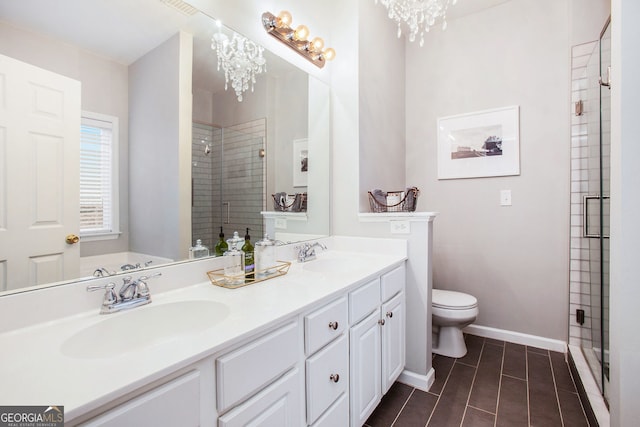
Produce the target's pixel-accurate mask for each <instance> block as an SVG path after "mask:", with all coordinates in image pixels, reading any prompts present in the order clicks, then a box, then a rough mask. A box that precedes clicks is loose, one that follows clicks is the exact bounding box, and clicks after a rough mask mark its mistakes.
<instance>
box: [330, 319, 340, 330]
mask: <svg viewBox="0 0 640 427" xmlns="http://www.w3.org/2000/svg"><path fill="white" fill-rule="evenodd" d="M329 328H331V329H333V330H334V331H335V330H336V329H338V321H335V322H329Z"/></svg>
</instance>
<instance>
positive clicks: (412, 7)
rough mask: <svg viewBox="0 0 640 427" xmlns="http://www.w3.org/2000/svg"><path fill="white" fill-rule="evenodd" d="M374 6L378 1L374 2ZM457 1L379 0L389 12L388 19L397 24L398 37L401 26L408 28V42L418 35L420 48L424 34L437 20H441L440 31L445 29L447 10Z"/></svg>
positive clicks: (400, 32)
mask: <svg viewBox="0 0 640 427" xmlns="http://www.w3.org/2000/svg"><path fill="white" fill-rule="evenodd" d="M375 2H376V4H377V3H378V0H375ZM456 2H457V0H380V3H382V5H383V6H384V7H386V8H387V10H388V11H389V19H393V20H394V21H396V22H397V23H398V37H400V36H401V35H402V28H401V25H402V23H403V22H404V23H405V24H406V25H407V26H408V27H409V41H411V42H413V41H415V39H416V34H418V33H420V47H422V46H423V45H424V33H428V32H429V28H430V27H432V26H433V25H434V24H435V23H436V20H437V19H438V18H442V29H443V30H445V29H446V28H447V19H446V17H447V9H448V8H449V5H450V4H451V5H454V4H456Z"/></svg>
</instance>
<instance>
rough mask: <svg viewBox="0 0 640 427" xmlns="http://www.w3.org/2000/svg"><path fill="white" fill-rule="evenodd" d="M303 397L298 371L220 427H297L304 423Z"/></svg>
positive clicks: (221, 420)
mask: <svg viewBox="0 0 640 427" xmlns="http://www.w3.org/2000/svg"><path fill="white" fill-rule="evenodd" d="M301 394H302V375H301V374H300V370H299V369H297V368H296V369H294V370H292V371H291V372H288V373H287V374H286V375H285V376H284V377H282V378H280V379H279V380H277V381H276V382H274V383H273V384H271V385H270V386H268V387H267V388H265V389H264V390H262V391H261V392H260V393H258V394H257V395H255V396H254V397H252V398H251V399H249V400H247V401H246V402H245V403H243V404H242V405H240V406H238V407H237V408H235V409H233V410H232V411H229V413H227V414H225V415H223V416H222V417H220V418H219V419H218V426H219V427H246V426H252V427H273V426H278V427H298V426H299V425H300V424H301V423H302V422H303V415H302V402H301V400H300V395H301ZM176 425H177V424H176Z"/></svg>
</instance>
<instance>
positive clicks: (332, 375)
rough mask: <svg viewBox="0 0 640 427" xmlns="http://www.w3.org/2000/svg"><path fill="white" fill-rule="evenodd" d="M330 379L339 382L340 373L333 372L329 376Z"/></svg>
mask: <svg viewBox="0 0 640 427" xmlns="http://www.w3.org/2000/svg"><path fill="white" fill-rule="evenodd" d="M329 379H330V380H331V381H333V382H334V383H337V382H338V381H340V375H339V374H331V376H329Z"/></svg>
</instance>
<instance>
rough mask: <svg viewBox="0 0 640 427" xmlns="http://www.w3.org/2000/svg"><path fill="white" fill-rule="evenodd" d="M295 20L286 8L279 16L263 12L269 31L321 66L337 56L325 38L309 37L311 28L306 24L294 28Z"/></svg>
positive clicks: (265, 27) (263, 19)
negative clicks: (325, 44) (325, 41)
mask: <svg viewBox="0 0 640 427" xmlns="http://www.w3.org/2000/svg"><path fill="white" fill-rule="evenodd" d="M292 21H293V19H292V17H291V14H290V13H289V12H287V11H286V10H283V11H282V12H280V14H279V15H278V16H275V15H273V14H272V13H270V12H265V13H263V14H262V25H263V26H264V29H265V30H266V31H267V33H269V34H271V35H272V36H273V37H275V38H277V39H278V40H280V41H281V42H282V43H284V44H286V45H287V46H289V47H290V48H291V49H293V50H295V51H296V52H298V53H299V54H300V55H302V56H304V57H305V58H307V59H308V60H309V61H311V62H312V63H314V64H315V65H316V66H318V67H319V68H322V67H324V64H325V63H326V62H327V61H331V60H332V59H333V58H335V57H336V51H335V50H333V48H330V47H328V48H325V47H324V40H322V39H321V38H320V37H315V38H313V39H311V40H308V38H309V28H307V26H306V25H298V26H297V27H296V29H295V30H294V29H293V28H292V27H291V22H292Z"/></svg>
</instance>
